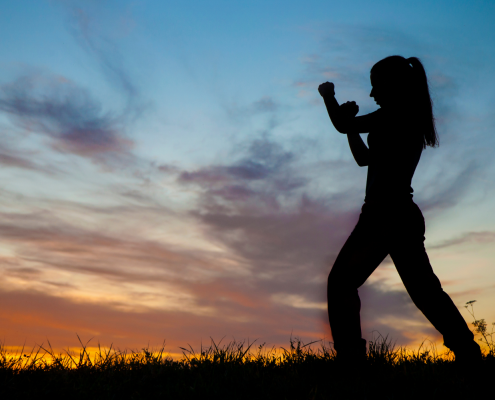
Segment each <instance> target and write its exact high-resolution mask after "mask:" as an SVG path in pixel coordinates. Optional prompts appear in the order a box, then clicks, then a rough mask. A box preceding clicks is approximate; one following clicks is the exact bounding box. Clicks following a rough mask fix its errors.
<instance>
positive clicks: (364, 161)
mask: <svg viewBox="0 0 495 400" xmlns="http://www.w3.org/2000/svg"><path fill="white" fill-rule="evenodd" d="M356 162H357V165H359V166H360V167H367V166H368V164H369V163H368V159H366V158H361V159H359V160H356Z"/></svg>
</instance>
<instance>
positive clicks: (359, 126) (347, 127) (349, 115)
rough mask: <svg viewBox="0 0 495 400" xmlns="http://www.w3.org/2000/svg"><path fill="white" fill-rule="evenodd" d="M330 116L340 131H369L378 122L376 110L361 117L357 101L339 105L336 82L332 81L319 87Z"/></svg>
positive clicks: (345, 132)
mask: <svg viewBox="0 0 495 400" xmlns="http://www.w3.org/2000/svg"><path fill="white" fill-rule="evenodd" d="M318 91H319V92H320V94H321V96H322V97H323V100H324V101H325V106H326V108H327V112H328V116H329V117H330V120H331V121H332V124H333V126H334V127H335V129H336V130H337V131H338V132H340V133H344V134H347V133H368V132H370V130H372V129H373V127H374V125H375V124H376V114H375V112H373V113H371V114H367V115H363V116H360V117H356V116H355V115H356V114H357V113H358V112H359V107H358V106H357V105H356V103H355V102H347V103H344V104H342V105H339V103H338V102H337V100H336V99H335V91H334V84H333V83H331V82H325V83H322V84H321V85H320V86H319V87H318Z"/></svg>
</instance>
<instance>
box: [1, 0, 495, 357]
mask: <svg viewBox="0 0 495 400" xmlns="http://www.w3.org/2000/svg"><path fill="white" fill-rule="evenodd" d="M494 21H495V2H493V1H476V0H472V1H469V2H468V1H452V0H450V1H433V2H432V1H427V0H414V1H400V2H396V1H373V2H370V1H353V2H348V1H347V2H346V1H331V0H326V1H322V0H305V1H291V0H284V1H272V0H249V1H247V0H238V1H232V0H229V1H227V0H225V1H218V0H204V1H200V0H196V1H188V0H180V1H175V0H173V1H172V0H167V1H158V0H155V1H151V0H147V1H146V0H142V1H138V0H134V1H127V0H118V1H117V0H114V1H96V0H94V1H91V0H85V1H55V0H53V1H49V0H22V1H16V0H5V1H2V4H1V8H0V44H1V46H0V49H1V52H0V132H1V138H2V140H1V141H0V179H1V180H0V182H2V185H1V188H0V206H1V208H0V213H1V218H0V238H1V240H0V272H1V279H0V341H1V342H2V343H4V345H6V346H18V345H22V344H24V343H26V345H27V346H34V345H35V344H41V343H46V341H47V339H48V340H49V341H50V343H51V344H52V346H54V347H55V348H60V349H61V348H67V347H68V346H71V347H74V346H77V344H78V340H77V336H76V335H79V336H80V337H81V339H82V340H83V341H87V340H89V339H92V341H91V343H93V344H96V343H97V342H98V341H99V342H100V343H101V344H103V345H105V346H109V345H110V344H111V343H113V345H114V346H115V347H120V348H135V349H139V348H142V347H145V346H146V345H148V344H149V345H150V346H158V345H161V344H162V343H163V341H164V340H165V341H166V349H167V350H168V351H170V352H171V353H175V352H179V351H180V350H179V347H178V346H186V345H187V344H188V343H189V344H191V345H192V346H193V347H199V344H200V343H201V342H203V343H208V342H209V340H210V337H212V338H213V339H215V340H220V339H221V338H222V337H225V339H224V341H229V340H232V339H234V338H235V339H237V340H243V339H245V340H250V341H252V340H254V339H258V342H260V343H264V342H266V343H267V344H269V345H274V346H281V345H282V346H286V345H287V344H288V342H289V338H290V337H291V335H292V336H297V337H300V338H302V339H303V340H304V341H310V340H318V339H324V340H326V341H331V339H332V338H331V333H330V329H329V326H328V321H327V317H326V278H327V275H328V272H329V271H330V268H331V266H332V264H333V261H334V260H335V257H336V255H337V254H338V252H339V250H340V248H341V247H342V245H343V244H344V241H345V240H346V238H347V237H348V236H349V234H350V232H351V231H352V229H353V227H354V225H355V224H356V222H357V219H358V216H359V212H360V207H361V205H362V203H363V199H364V188H365V183H366V168H360V167H358V166H357V164H356V163H355V161H354V160H353V158H352V155H351V152H350V151H349V148H348V144H347V140H346V137H345V135H341V134H339V133H337V132H336V131H335V129H334V128H333V127H332V125H331V123H330V121H329V118H328V115H327V113H326V110H325V107H324V104H323V101H322V100H321V97H320V96H319V94H318V92H317V87H318V85H319V84H320V83H322V82H325V81H332V82H334V83H335V86H336V97H337V100H338V101H339V102H344V101H348V100H355V101H356V102H357V103H358V104H359V105H360V110H361V111H360V113H361V114H365V113H368V112H371V111H373V110H375V109H376V107H377V106H376V104H375V103H374V101H373V99H372V98H370V97H369V92H370V90H371V85H370V82H369V71H370V68H371V67H372V66H373V64H374V63H375V62H377V61H379V60H380V59H382V58H384V57H386V56H389V55H393V54H400V55H403V56H405V57H411V56H416V57H419V58H420V59H421V60H422V61H423V63H424V65H425V68H426V69H427V73H428V76H429V79H430V86H431V93H432V96H433V100H434V103H435V108H434V111H435V115H436V120H437V128H438V132H439V137H440V147H439V148H438V149H431V148H428V149H427V150H426V151H425V152H424V153H423V156H422V159H421V161H420V164H419V166H418V168H417V170H416V175H415V177H414V179H413V188H414V200H415V201H416V202H417V204H418V205H419V206H420V208H421V209H422V210H423V213H424V215H425V218H426V228H427V230H426V242H425V245H426V248H427V251H428V254H429V257H430V261H431V263H432V266H433V268H434V270H435V272H436V274H437V275H438V277H439V278H440V280H441V282H442V284H443V287H444V289H445V291H446V292H447V293H449V294H450V295H451V297H452V299H453V300H454V302H455V304H456V305H457V306H458V307H459V308H460V309H461V313H462V314H463V316H464V317H465V318H466V320H468V321H471V320H472V318H471V317H470V315H469V314H468V312H467V311H466V310H465V309H464V308H463V306H464V304H465V303H466V302H467V301H470V300H477V303H475V305H474V306H475V311H476V315H477V317H478V318H485V319H486V320H487V321H488V322H489V323H491V322H495V306H494V305H495V212H494V210H495V157H494V156H495V113H494V112H493V110H494V108H495V90H494V89H495V67H494V66H495V30H494V29H493V22H494ZM397 134H398V135H399V134H400V132H397ZM365 136H366V135H363V138H365ZM360 293H361V297H362V302H363V309H362V319H363V334H364V337H365V338H367V339H371V338H372V337H373V335H376V334H377V333H378V332H379V333H380V334H382V335H387V334H388V335H389V336H390V337H392V338H393V339H394V341H396V343H397V344H398V345H407V346H412V347H414V346H418V345H419V343H421V342H422V341H423V340H425V339H427V340H431V341H433V342H438V343H441V342H440V339H441V338H440V335H439V334H438V332H436V331H435V330H434V328H433V327H432V326H431V325H430V324H429V322H428V321H427V320H426V319H425V317H424V316H423V315H422V314H421V312H419V311H418V310H417V309H416V308H415V306H414V305H413V304H412V302H411V300H410V299H409V297H408V295H407V293H406V292H405V289H404V286H403V285H402V283H401V281H400V279H399V277H398V274H397V272H396V270H395V268H394V265H393V264H392V262H391V260H390V258H387V259H386V260H385V261H384V262H383V263H382V265H381V266H380V267H379V268H378V269H377V271H376V272H375V273H374V274H373V275H372V277H371V278H370V279H369V281H368V282H367V283H366V284H365V285H364V286H363V287H362V289H360ZM335 307H339V304H335Z"/></svg>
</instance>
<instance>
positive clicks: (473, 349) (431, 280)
mask: <svg viewBox="0 0 495 400" xmlns="http://www.w3.org/2000/svg"><path fill="white" fill-rule="evenodd" d="M414 206H415V207H414V208H411V209H410V211H409V212H408V213H407V215H405V216H404V217H405V218H404V219H403V218H400V220H402V221H401V222H405V223H404V224H403V225H401V226H397V227H396V228H395V229H394V232H391V233H392V236H393V237H394V238H395V239H394V240H393V243H392V246H391V249H390V256H391V257H392V260H393V262H394V264H395V266H396V268H397V271H398V272H399V275H400V277H401V279H402V281H403V282H404V286H405V287H406V290H407V292H408V293H409V295H410V296H411V299H412V301H413V302H414V304H415V305H416V306H417V307H418V308H419V309H420V310H421V311H422V312H423V314H424V315H425V316H426V318H427V319H428V320H429V321H430V322H431V323H432V324H433V326H434V327H435V328H436V329H437V330H438V331H439V332H440V333H441V334H442V335H443V338H444V344H445V346H447V347H449V348H450V349H451V350H453V351H454V353H455V354H456V357H457V355H458V354H463V355H464V354H468V353H471V354H472V355H473V357H475V358H476V357H477V356H478V355H480V353H479V346H478V344H477V343H476V342H474V341H473V338H474V336H473V333H472V332H471V331H470V330H469V328H468V326H467V324H466V321H465V320H464V318H463V317H462V315H461V313H460V312H459V310H458V309H457V307H456V306H455V304H454V303H453V301H452V300H451V298H450V297H449V295H448V294H447V293H445V292H444V290H443V289H442V285H441V284H440V281H439V279H438V278H437V276H436V275H435V273H434V272H433V269H432V267H431V264H430V261H429V259H428V255H427V254H426V250H425V247H424V232H425V227H424V218H423V216H422V214H421V211H420V210H419V208H418V207H417V206H416V205H414ZM475 353H476V354H475ZM466 357H469V355H467V356H466Z"/></svg>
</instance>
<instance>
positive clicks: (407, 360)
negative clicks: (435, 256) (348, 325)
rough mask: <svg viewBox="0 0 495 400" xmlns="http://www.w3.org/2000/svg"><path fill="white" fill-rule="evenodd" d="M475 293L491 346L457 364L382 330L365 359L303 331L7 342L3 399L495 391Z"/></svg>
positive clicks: (488, 394)
mask: <svg viewBox="0 0 495 400" xmlns="http://www.w3.org/2000/svg"><path fill="white" fill-rule="evenodd" d="M473 302H474V301H473ZM473 302H469V303H467V306H470V307H471V311H470V312H471V315H472V316H473V319H474V321H473V326H474V327H475V332H476V334H477V337H478V338H479V340H480V341H481V343H482V344H483V347H484V352H485V355H484V357H483V360H482V362H481V363H480V364H479V365H477V366H474V365H468V366H466V365H464V366H461V365H457V364H456V363H455V362H454V356H453V354H452V353H448V352H445V351H444V350H442V351H444V352H443V354H438V353H437V352H436V351H435V349H428V348H427V347H421V348H420V349H418V350H417V351H406V350H405V349H403V348H395V347H394V346H393V345H392V343H391V341H389V340H387V338H383V337H379V338H378V339H377V340H374V341H372V342H370V343H369V348H368V357H367V364H366V365H365V366H357V365H351V366H344V365H342V364H341V363H339V361H338V360H336V355H335V352H334V351H333V350H332V349H331V348H330V347H328V346H325V344H322V343H312V344H309V345H304V344H303V343H301V342H300V341H299V340H297V339H296V340H292V339H291V340H290V344H289V346H288V347H287V348H280V349H275V348H267V347H266V346H264V345H254V344H251V345H248V344H246V343H244V342H231V343H229V344H225V345H221V344H216V343H215V342H214V341H213V340H212V342H211V345H210V346H209V347H208V348H203V349H200V350H199V351H198V352H195V351H194V350H193V349H183V350H184V353H183V354H184V356H183V357H182V359H180V360H172V359H171V358H169V357H166V356H165V353H164V349H160V350H159V351H153V350H151V349H142V350H141V351H139V352H133V351H130V352H127V351H124V352H121V351H115V350H112V349H110V350H103V349H100V350H99V351H97V352H96V354H93V355H90V354H88V352H87V350H86V348H85V347H84V346H82V350H81V353H80V354H79V356H78V357H74V356H72V355H71V354H69V353H68V352H67V353H66V354H55V353H54V352H53V351H52V350H51V347H48V348H46V347H42V346H39V347H38V348H37V349H34V350H32V351H31V352H29V353H28V354H25V353H24V352H19V353H17V354H12V353H9V352H8V351H7V350H6V348H5V347H3V346H0V395H1V396H2V397H0V399H13V398H19V399H28V398H38V397H40V396H41V398H52V399H58V398H60V399H62V398H64V399H66V398H70V399H151V398H153V399H156V398H159V399H164V398H165V399H421V400H423V399H463V398H466V399H467V398H475V399H476V400H482V399H493V398H495V391H494V388H493V386H494V382H495V343H494V341H493V334H494V333H493V330H492V332H488V331H487V324H486V322H485V320H483V319H480V320H477V319H476V318H475V317H474V313H473V312H472V303H473ZM468 310H469V309H468ZM81 344H82V343H81ZM318 345H319V346H318ZM444 349H445V348H444Z"/></svg>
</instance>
